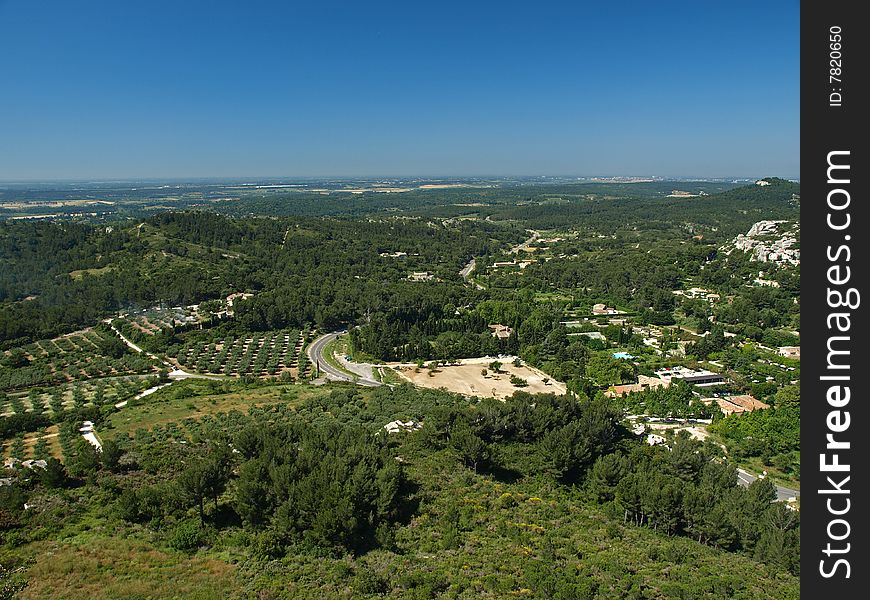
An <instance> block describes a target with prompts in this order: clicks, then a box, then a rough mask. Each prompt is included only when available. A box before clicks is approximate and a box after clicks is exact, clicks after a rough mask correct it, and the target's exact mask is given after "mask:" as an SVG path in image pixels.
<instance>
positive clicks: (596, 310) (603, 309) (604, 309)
mask: <svg viewBox="0 0 870 600" xmlns="http://www.w3.org/2000/svg"><path fill="white" fill-rule="evenodd" d="M592 314H593V315H616V314H619V311H618V310H616V309H615V308H612V307H610V306H607V305H606V304H603V303H600V302H599V303H598V304H595V305H593V306H592Z"/></svg>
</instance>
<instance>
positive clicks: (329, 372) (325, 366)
mask: <svg viewBox="0 0 870 600" xmlns="http://www.w3.org/2000/svg"><path fill="white" fill-rule="evenodd" d="M343 333H345V332H344V331H335V332H333V333H326V334H324V335H322V336H320V337H319V338H317V339H316V340H314V341H313V342H311V344H309V346H308V360H310V361H311V362H312V364H315V365H317V368H318V370H319V371H320V372H321V373H323V374H325V375H326V377H327V379H331V380H333V381H350V382H351V383H356V384H358V385H364V386H367V387H378V386H380V385H382V384H381V382H380V381H375V380H374V379H367V378H365V377H358V376H357V377H355V376H353V375H350V374H349V373H346V372H344V371H342V370H340V369H337V368H335V367H334V366H332V365H331V364H329V363H328V362H327V361H326V358H325V356H324V354H323V353H324V351H325V349H326V346H327V345H328V344H329V343H330V342H331V341H332V340H334V339H335V338H337V337H338V336H339V335H342V334H343Z"/></svg>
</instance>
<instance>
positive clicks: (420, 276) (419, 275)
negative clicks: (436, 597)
mask: <svg viewBox="0 0 870 600" xmlns="http://www.w3.org/2000/svg"><path fill="white" fill-rule="evenodd" d="M433 277H435V276H434V275H432V273H430V272H429V271H415V272H413V273H411V274H410V275H408V279H409V280H411V281H430V280H431V279H432V278H433Z"/></svg>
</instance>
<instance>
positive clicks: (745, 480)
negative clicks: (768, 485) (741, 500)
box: [737, 469, 801, 500]
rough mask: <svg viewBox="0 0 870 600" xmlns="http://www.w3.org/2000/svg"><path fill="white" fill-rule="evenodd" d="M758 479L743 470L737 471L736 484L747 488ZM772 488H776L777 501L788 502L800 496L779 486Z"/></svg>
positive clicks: (797, 491)
mask: <svg viewBox="0 0 870 600" xmlns="http://www.w3.org/2000/svg"><path fill="white" fill-rule="evenodd" d="M756 479H758V477H756V476H755V475H753V474H752V473H749V472H748V471H744V470H743V469H737V483H739V484H740V485H742V486H743V487H749V484H751V483H752V482H753V481H755V480H756ZM773 487H774V488H776V499H777V500H788V499H789V498H797V497H798V496H800V495H801V493H800V491H799V490H791V489H789V488H786V487H782V486H781V485H776V484H773Z"/></svg>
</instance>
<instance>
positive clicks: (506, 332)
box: [489, 323, 514, 340]
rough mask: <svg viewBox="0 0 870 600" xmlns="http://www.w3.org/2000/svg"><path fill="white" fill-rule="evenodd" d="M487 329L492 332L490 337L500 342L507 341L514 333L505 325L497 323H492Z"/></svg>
mask: <svg viewBox="0 0 870 600" xmlns="http://www.w3.org/2000/svg"><path fill="white" fill-rule="evenodd" d="M489 328H490V329H491V330H492V337H494V338H498V339H500V340H506V339H508V338H509V337H510V336H511V334H512V333H513V332H514V330H513V329H511V328H510V327H508V326H507V325H501V324H499V323H493V324H492V325H490V326H489Z"/></svg>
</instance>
